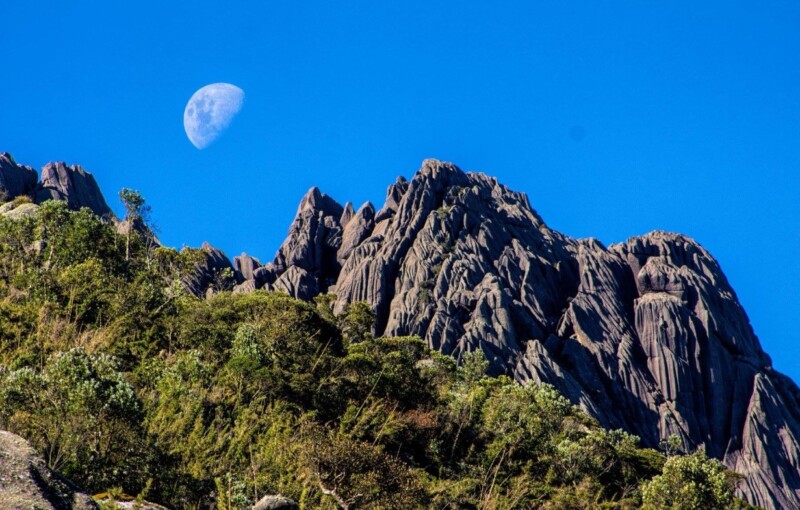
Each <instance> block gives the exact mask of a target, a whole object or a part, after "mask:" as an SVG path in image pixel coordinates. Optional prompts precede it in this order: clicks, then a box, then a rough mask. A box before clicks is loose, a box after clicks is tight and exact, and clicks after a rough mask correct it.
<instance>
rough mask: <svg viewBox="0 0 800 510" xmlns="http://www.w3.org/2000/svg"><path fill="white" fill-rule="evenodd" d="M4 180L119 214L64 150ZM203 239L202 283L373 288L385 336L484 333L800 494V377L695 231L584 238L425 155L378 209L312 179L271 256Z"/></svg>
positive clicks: (776, 502)
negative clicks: (786, 370)
mask: <svg viewBox="0 0 800 510" xmlns="http://www.w3.org/2000/svg"><path fill="white" fill-rule="evenodd" d="M0 193H2V195H3V200H12V199H14V198H15V197H19V196H22V197H23V198H24V197H27V199H25V200H17V201H14V202H10V204H11V205H10V206H9V210H8V211H6V210H2V211H0V213H1V214H4V215H10V214H12V213H14V211H21V210H22V209H25V210H26V211H27V209H29V208H34V207H35V204H36V203H40V202H42V201H44V200H47V199H60V200H65V201H67V203H68V204H69V205H70V206H71V207H73V208H78V207H89V208H91V209H92V210H93V211H94V212H95V213H96V214H98V215H100V216H104V217H106V218H108V219H112V218H113V216H112V215H111V212H110V210H109V209H108V206H107V204H106V202H105V200H104V199H103V197H102V194H101V193H100V191H99V189H98V187H97V184H96V182H95V180H94V178H92V176H91V174H88V173H87V172H85V171H84V170H83V169H82V168H80V167H75V166H66V165H64V164H63V163H54V164H49V165H47V166H46V167H45V168H44V169H43V170H42V179H41V181H40V182H38V183H37V179H36V172H35V171H34V170H32V169H31V168H29V167H24V166H20V165H18V164H17V163H15V162H14V160H13V158H11V157H10V156H9V155H7V154H0ZM4 207H6V206H4ZM23 212H25V211H23ZM20 214H21V213H20ZM26 214H27V212H26ZM202 252H203V253H204V254H205V258H204V259H203V260H202V261H201V262H198V263H197V264H196V266H194V267H195V270H194V272H193V273H190V274H188V275H186V277H185V278H184V279H183V285H184V287H185V288H186V289H187V290H188V291H189V292H191V293H193V294H195V295H197V296H198V297H206V296H209V295H211V294H213V293H214V292H215V289H218V288H230V289H232V290H233V292H234V293H246V292H251V291H253V290H255V289H267V290H274V291H280V292H284V293H287V294H289V295H291V296H293V297H296V298H299V299H303V300H310V299H313V298H314V297H315V296H317V295H320V294H323V293H328V294H333V295H335V296H336V297H335V310H336V311H342V310H344V309H345V308H346V307H347V306H348V305H349V304H351V303H354V302H359V301H366V302H367V303H369V304H370V305H371V307H372V308H373V310H374V311H375V314H376V323H375V331H374V334H375V335H376V336H403V335H417V336H419V337H421V338H423V339H424V340H425V342H426V343H427V344H428V346H430V347H431V348H433V349H436V350H438V351H440V352H442V353H445V354H449V355H452V356H454V357H455V358H457V359H458V358H460V357H461V356H462V355H463V354H464V353H467V352H471V351H477V350H480V351H482V352H483V353H484V354H485V356H486V358H487V359H488V360H489V361H490V370H491V371H492V372H493V373H494V374H507V375H510V376H512V377H514V378H515V379H516V380H518V381H519V382H521V383H527V382H537V383H539V382H541V383H548V384H551V385H553V386H555V387H556V388H557V389H558V390H559V391H560V392H561V393H562V394H563V395H565V396H567V397H568V398H569V399H570V400H571V401H572V402H574V403H576V404H578V405H580V407H581V408H582V409H584V410H585V411H586V412H587V413H589V414H590V415H591V416H593V417H594V418H596V419H597V420H598V421H599V422H600V423H601V424H602V425H603V426H605V427H607V428H614V429H617V428H622V429H625V430H627V431H629V432H631V433H634V434H636V435H638V436H640V437H641V439H642V442H643V444H644V445H645V446H650V447H658V446H659V445H660V444H661V443H662V441H664V440H665V439H666V438H668V437H671V436H677V437H679V438H680V439H681V440H682V443H683V449H684V450H686V451H693V450H696V449H703V450H705V452H707V453H708V454H709V455H710V456H713V457H716V458H718V459H720V460H722V461H723V462H724V463H725V464H726V465H727V466H728V467H730V468H731V469H733V470H734V471H736V472H738V473H740V474H741V475H743V476H744V479H743V481H742V483H741V485H740V486H739V489H738V490H739V495H740V496H741V497H743V498H744V499H746V500H747V501H749V502H750V503H752V504H755V505H759V506H762V507H765V508H768V509H777V508H800V389H799V388H798V386H797V385H796V384H795V383H794V382H793V381H792V380H790V379H789V378H788V377H786V376H784V375H782V374H780V373H778V372H776V371H775V370H774V369H773V368H772V366H771V361H770V358H769V356H768V355H767V354H766V353H765V352H764V351H763V350H762V348H761V345H760V343H759V341H758V338H757V337H756V335H755V333H754V331H753V329H752V327H751V325H750V323H749V320H748V317H747V314H746V313H745V311H744V310H743V308H742V307H741V305H740V304H739V302H738V299H737V297H736V293H735V292H734V290H733V289H732V288H731V286H730V284H729V283H728V281H727V279H726V278H725V275H724V274H723V272H722V270H721V268H720V267H719V264H718V263H717V261H716V260H715V259H714V258H713V257H712V256H711V255H710V254H709V253H708V252H707V251H706V250H705V249H704V248H703V247H702V246H701V245H700V244H698V243H697V242H696V241H694V240H692V239H690V238H688V237H686V236H683V235H680V234H673V233H667V232H660V231H655V232H651V233H649V234H646V235H643V236H640V237H634V238H631V239H628V240H627V241H625V242H623V243H619V244H614V245H611V246H604V245H603V244H602V243H600V242H598V241H597V240H595V239H574V238H571V237H569V236H566V235H564V234H561V233H559V232H556V231H554V230H552V229H550V228H548V226H547V225H546V224H545V222H544V221H543V220H542V218H541V217H540V216H539V215H538V214H537V213H536V211H535V210H534V209H533V208H532V207H531V205H530V203H529V201H528V198H527V196H526V195H525V194H524V193H519V192H515V191H512V190H509V189H508V188H506V187H505V186H503V185H501V184H499V183H498V182H497V181H496V180H495V179H493V178H491V177H488V176H486V175H483V174H480V173H465V172H463V171H461V170H460V169H459V168H457V167H456V166H454V165H452V164H449V163H443V162H440V161H436V160H426V161H425V162H423V164H422V168H420V170H419V171H418V172H417V173H416V175H414V177H413V178H412V179H411V180H406V179H404V178H402V177H401V178H398V179H397V181H396V182H395V183H394V184H392V185H390V186H389V188H388V190H387V195H386V201H385V203H384V205H383V207H381V208H380V209H376V208H375V207H374V206H373V205H372V204H370V203H365V204H363V205H362V206H360V207H359V208H358V209H355V208H354V207H353V206H352V204H350V203H347V204H345V205H344V206H342V205H341V204H339V203H338V202H337V201H336V200H334V199H333V198H332V197H330V196H328V195H326V194H324V193H322V192H321V191H320V190H319V189H317V188H312V189H311V190H309V191H308V193H307V194H306V195H305V196H304V197H303V198H302V200H301V202H300V206H299V208H298V210H297V214H296V216H295V219H294V221H293V222H292V224H291V226H290V228H289V234H288V236H287V237H286V239H285V241H284V242H283V244H282V245H281V246H280V248H279V249H278V252H277V254H276V255H275V257H274V259H273V260H272V261H271V262H268V263H266V264H262V263H261V262H260V261H259V260H258V259H256V258H254V257H252V256H249V255H247V254H242V255H240V256H238V257H235V258H234V260H233V261H232V262H231V261H230V259H228V257H227V256H226V255H225V254H224V253H222V251H220V250H218V249H216V248H214V247H212V246H210V245H207V244H206V245H204V246H203V247H202Z"/></svg>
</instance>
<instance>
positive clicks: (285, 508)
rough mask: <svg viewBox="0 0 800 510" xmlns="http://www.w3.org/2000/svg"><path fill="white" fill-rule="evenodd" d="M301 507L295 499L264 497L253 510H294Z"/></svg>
mask: <svg viewBox="0 0 800 510" xmlns="http://www.w3.org/2000/svg"><path fill="white" fill-rule="evenodd" d="M296 508H300V505H298V504H297V502H296V501H295V500H293V499H289V498H287V497H284V496H264V497H263V498H261V499H259V500H258V503H256V504H255V505H253V510H294V509H296Z"/></svg>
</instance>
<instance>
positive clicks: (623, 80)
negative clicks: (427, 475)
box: [0, 0, 800, 381]
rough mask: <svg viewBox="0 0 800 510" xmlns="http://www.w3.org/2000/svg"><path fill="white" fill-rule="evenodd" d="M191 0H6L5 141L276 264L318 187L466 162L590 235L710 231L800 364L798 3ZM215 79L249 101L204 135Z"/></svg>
mask: <svg viewBox="0 0 800 510" xmlns="http://www.w3.org/2000/svg"><path fill="white" fill-rule="evenodd" d="M181 3H182V4H183V5H179V2H147V1H140V2H99V1H98V2H88V1H86V2H55V1H54V2H37V1H26V2H6V3H5V5H4V6H3V8H2V20H3V21H2V30H0V63H2V68H1V69H2V70H0V151H8V152H11V153H12V154H13V155H14V156H15V158H16V159H17V161H19V162H21V163H26V164H30V165H33V166H35V167H37V168H38V167H40V166H41V165H43V164H44V163H46V162H48V161H50V160H65V161H67V162H68V163H79V164H82V165H83V166H84V167H86V168H87V169H88V170H89V171H91V172H93V173H94V175H95V176H96V178H97V180H98V181H99V183H100V185H101V186H102V188H103V190H104V192H105V194H106V197H107V198H108V201H109V202H110V203H112V206H113V207H115V208H116V209H117V211H120V207H119V205H118V204H117V201H116V192H117V191H118V190H119V189H120V188H121V187H123V186H125V187H133V188H136V189H139V190H141V191H142V193H143V194H144V196H145V197H146V198H147V200H148V201H149V202H150V204H151V205H152V207H153V211H154V219H155V221H156V223H157V224H158V225H159V227H160V229H161V238H162V240H163V241H164V242H165V243H167V244H169V245H172V246H178V247H179V246H181V245H184V244H185V245H191V246H197V245H199V244H200V243H201V242H202V241H205V240H207V241H210V242H211V243H212V244H214V245H216V246H219V247H221V248H223V249H224V250H225V251H226V252H227V253H228V255H229V256H231V257H232V256H233V255H236V254H238V253H240V252H242V251H247V252H248V253H250V254H253V255H255V256H257V257H259V258H261V259H262V261H265V260H269V259H271V258H272V256H273V254H274V253H275V250H276V249H277V247H278V245H279V243H280V242H281V241H282V239H283V238H284V236H285V233H286V230H287V228H288V226H289V223H290V222H291V220H292V217H293V216H294V213H295V210H296V207H297V204H298V202H299V200H300V197H301V196H302V195H303V193H304V192H305V191H306V190H307V189H308V188H309V187H311V186H312V185H317V186H319V187H320V188H321V189H322V190H323V191H324V192H326V193H328V194H330V195H332V196H333V197H334V198H336V199H337V200H339V201H340V202H342V203H343V202H345V201H347V200H351V201H353V202H355V203H356V205H358V204H360V203H362V202H364V201H366V200H372V201H373V202H374V203H376V204H377V205H378V206H380V205H381V204H382V203H383V198H384V193H385V189H386V186H387V185H388V184H389V183H391V182H393V180H394V178H395V177H396V176H397V175H401V174H402V175H405V176H407V177H410V176H411V175H412V174H413V172H414V171H415V170H416V169H417V168H418V167H419V164H420V162H421V161H422V160H423V159H424V158H427V157H435V158H439V159H444V160H448V161H452V162H454V163H456V164H458V165H459V166H461V167H462V168H463V169H465V170H479V171H483V172H486V173H489V174H492V175H494V176H497V177H498V178H499V179H500V181H501V182H503V183H505V184H507V185H508V186H509V187H511V188H513V189H516V190H520V191H525V192H527V193H528V195H529V196H530V199H531V203H532V204H533V206H534V207H535V208H536V209H537V210H538V212H539V213H540V214H541V215H542V216H543V217H544V219H545V221H547V223H548V224H549V225H550V226H551V227H553V228H556V229H558V230H561V231H563V232H565V233H567V234H569V235H572V236H575V237H586V236H594V237H597V238H599V239H600V240H601V241H603V242H604V243H607V244H608V243H612V242H617V241H621V240H624V239H626V238H627V237H629V236H633V235H637V234H642V233H645V232H648V231H650V230H654V229H664V230H672V231H679V232H683V233H686V234H688V235H690V236H692V237H694V238H696V239H697V240H698V241H700V242H701V243H702V244H703V245H704V246H705V247H706V248H708V249H709V250H710V251H711V252H712V254H714V255H715V256H716V257H717V259H718V260H719V261H720V263H721V265H722V267H723V269H724V270H725V272H726V274H727V276H728V278H729V280H730V281H731V283H732V284H733V286H734V288H735V289H736V291H737V293H738V295H739V298H740V300H741V301H742V303H743V304H744V306H745V308H746V310H747V311H748V313H749V315H750V318H751V321H752V323H753V325H754V327H755V329H756V333H757V334H758V335H759V337H760V339H761V341H762V344H763V345H764V347H765V349H766V350H767V351H768V352H769V353H770V354H771V355H772V357H773V360H774V364H775V366H776V368H778V369H780V370H782V371H784V372H786V373H788V374H789V375H791V376H792V377H793V378H794V379H795V380H796V381H800V325H799V324H798V322H799V321H800V299H798V298H800V290H799V289H800V177H798V176H799V175H800V29H798V27H800V3H798V2H796V1H795V0H791V1H789V0H787V1H767V2H758V3H756V2H738V1H726V2H702V3H700V2H689V1H681V2H678V1H676V2H640V1H626V2H621V1H607V2H569V1H564V2H503V4H502V5H503V7H502V8H500V7H498V6H497V5H496V4H497V3H496V2H494V3H490V2H471V1H462V2H435V1H431V0H428V1H424V2H418V1H405V2H391V3H390V2H374V1H351V2H314V1H307V2H280V3H277V2H267V1H253V2H237V1H228V2H224V3H223V2H211V1H194V2H181ZM213 82H230V83H233V84H235V85H237V86H239V87H241V88H242V89H244V91H245V93H246V99H245V105H244V108H243V110H242V112H241V113H240V114H239V116H238V117H237V118H236V119H235V120H234V121H233V123H232V125H231V127H230V128H229V130H228V131H227V132H226V133H225V134H224V135H223V136H222V137H221V138H220V139H219V140H218V141H217V142H216V143H214V144H212V145H211V146H210V147H208V148H206V149H205V150H202V151H199V150H197V149H196V148H195V147H194V146H193V145H192V144H191V143H190V142H189V140H188V139H187V138H186V135H185V134H184V132H183V126H182V118H183V109H184V106H185V104H186V101H187V100H188V99H189V97H190V96H191V95H192V93H193V92H194V91H195V90H197V89H198V88H200V87H201V86H203V85H206V84H208V83H213Z"/></svg>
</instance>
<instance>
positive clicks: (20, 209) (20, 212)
mask: <svg viewBox="0 0 800 510" xmlns="http://www.w3.org/2000/svg"><path fill="white" fill-rule="evenodd" d="M5 205H13V204H11V203H9V204H4V206H5ZM38 209H39V206H37V205H36V204H31V203H24V204H19V205H18V206H16V207H9V208H8V209H7V210H5V211H2V212H0V214H2V215H3V216H5V217H6V218H11V219H12V220H16V219H19V218H27V217H29V216H33V215H34V214H36V211H37V210H38Z"/></svg>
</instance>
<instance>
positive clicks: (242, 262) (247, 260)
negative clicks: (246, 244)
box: [233, 253, 261, 283]
mask: <svg viewBox="0 0 800 510" xmlns="http://www.w3.org/2000/svg"><path fill="white" fill-rule="evenodd" d="M260 267H261V262H259V261H258V259H256V258H253V257H251V256H249V255H248V254H246V253H242V254H241V255H239V256H238V257H233V271H234V273H235V275H236V281H237V282H239V283H242V282H245V281H247V280H255V272H256V271H257V270H258V269H259V268H260Z"/></svg>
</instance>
